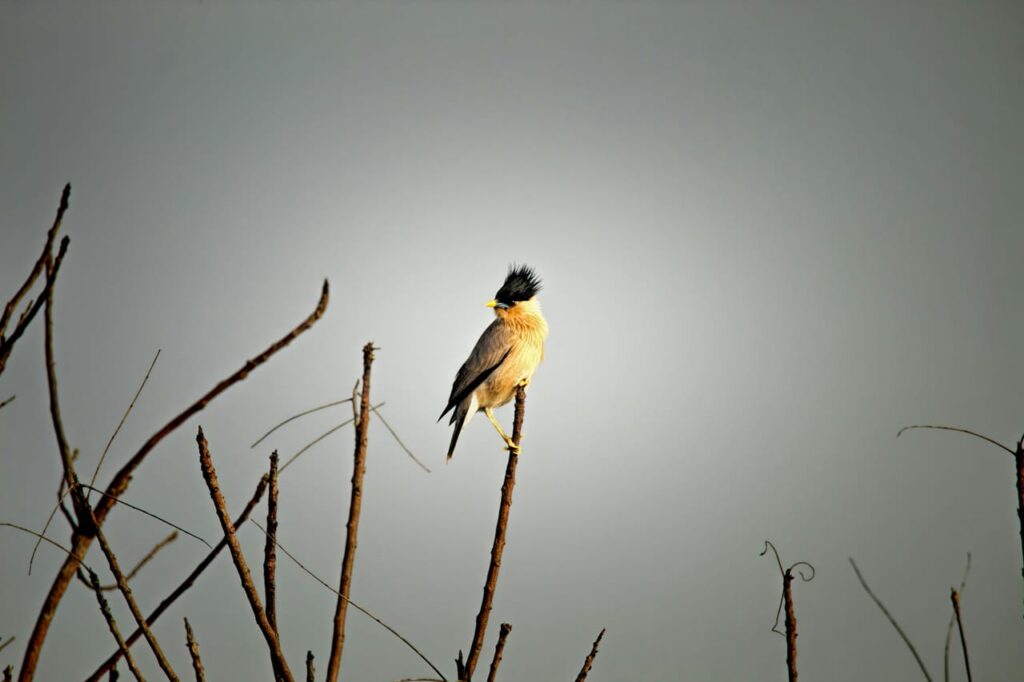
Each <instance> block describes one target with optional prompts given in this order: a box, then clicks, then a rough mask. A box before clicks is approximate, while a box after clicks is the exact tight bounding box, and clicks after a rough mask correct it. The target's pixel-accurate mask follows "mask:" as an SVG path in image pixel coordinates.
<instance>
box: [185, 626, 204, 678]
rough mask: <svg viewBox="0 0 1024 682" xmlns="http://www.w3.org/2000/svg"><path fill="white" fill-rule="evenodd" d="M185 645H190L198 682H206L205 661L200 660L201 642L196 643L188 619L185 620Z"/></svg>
mask: <svg viewBox="0 0 1024 682" xmlns="http://www.w3.org/2000/svg"><path fill="white" fill-rule="evenodd" d="M185 643H186V644H187V645H188V653H189V655H190V656H191V657H192V669H193V670H194V671H195V672H196V682H206V670H205V669H204V668H203V660H202V659H201V658H199V642H197V641H196V633H194V632H192V626H191V625H189V622H188V618H186V619H185Z"/></svg>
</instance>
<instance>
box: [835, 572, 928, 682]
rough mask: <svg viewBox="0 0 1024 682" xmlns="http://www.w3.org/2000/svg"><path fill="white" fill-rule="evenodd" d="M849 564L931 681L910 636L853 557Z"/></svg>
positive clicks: (922, 671)
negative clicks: (877, 593)
mask: <svg viewBox="0 0 1024 682" xmlns="http://www.w3.org/2000/svg"><path fill="white" fill-rule="evenodd" d="M850 565H851V566H853V572H854V573H856V574H857V580H859V581H860V585H861V587H863V588H864V591H865V592H867V593H868V596H869V597H871V600H872V601H873V602H875V604H876V605H877V606H878V608H879V609H880V610H881V611H882V613H883V614H885V617H886V618H887V619H888V620H889V622H890V623H891V624H892V626H893V627H894V628H896V632H898V633H899V635H900V637H901V638H903V643H904V644H906V645H907V648H908V649H910V653H912V654H913V655H914V660H915V661H917V665H918V667H920V668H921V673H922V674H923V675H924V678H925V679H926V680H928V682H932V676H931V673H929V672H928V668H926V667H925V665H924V661H922V660H921V657H920V656H919V655H918V653H917V649H915V648H914V645H913V643H911V641H910V638H909V637H907V633H905V632H904V631H903V628H901V627H900V624H899V623H897V622H896V619H895V618H893V616H892V614H891V613H889V609H887V608H885V604H883V603H882V600H881V599H879V598H878V597H876V596H875V593H874V592H872V591H871V588H870V587H868V583H867V581H866V580H864V576H863V575H861V572H860V569H859V568H857V562H855V561H854V560H853V557H850Z"/></svg>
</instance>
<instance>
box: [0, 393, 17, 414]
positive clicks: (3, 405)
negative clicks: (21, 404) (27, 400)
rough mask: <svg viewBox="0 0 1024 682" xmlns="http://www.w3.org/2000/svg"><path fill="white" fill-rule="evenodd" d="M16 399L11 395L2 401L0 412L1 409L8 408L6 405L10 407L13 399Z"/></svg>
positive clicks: (0, 402)
mask: <svg viewBox="0 0 1024 682" xmlns="http://www.w3.org/2000/svg"><path fill="white" fill-rule="evenodd" d="M17 397H18V396H15V395H12V396H11V397H10V398H8V399H7V400H4V401H0V410H2V409H3V408H5V407H7V406H8V405H10V404H11V403H13V402H14V399H15V398H17Z"/></svg>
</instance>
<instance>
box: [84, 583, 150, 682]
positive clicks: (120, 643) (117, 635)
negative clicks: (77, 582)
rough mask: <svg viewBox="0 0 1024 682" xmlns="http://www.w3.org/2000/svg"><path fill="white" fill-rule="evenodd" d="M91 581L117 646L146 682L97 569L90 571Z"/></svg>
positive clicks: (135, 673)
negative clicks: (115, 616)
mask: <svg viewBox="0 0 1024 682" xmlns="http://www.w3.org/2000/svg"><path fill="white" fill-rule="evenodd" d="M89 582H90V583H91V584H92V591H93V592H94V593H95V594H96V601H97V602H99V605H100V612H101V613H102V614H103V619H104V620H106V621H107V627H108V628H110V634H112V635H113V636H114V641H116V642H117V648H118V649H119V650H120V651H121V653H122V654H123V655H124V658H125V661H127V662H128V669H129V670H131V671H132V675H134V676H135V679H137V680H139V682H144V680H145V678H144V677H143V676H142V673H141V672H140V671H139V667H138V666H137V665H136V664H135V659H133V658H132V655H131V652H130V651H128V645H127V644H125V642H124V639H123V638H122V637H121V630H120V628H118V627H117V621H116V620H114V614H112V613H111V612H110V605H109V604H107V600H106V599H104V597H103V591H102V590H101V589H100V579H99V578H98V577H97V576H96V573H95V571H92V570H90V571H89Z"/></svg>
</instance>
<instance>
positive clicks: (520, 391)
mask: <svg viewBox="0 0 1024 682" xmlns="http://www.w3.org/2000/svg"><path fill="white" fill-rule="evenodd" d="M525 411H526V388H525V387H523V386H518V387H517V388H516V411H515V419H514V421H513V424H512V442H513V443H514V444H515V447H513V448H509V451H508V464H507V465H506V466H505V479H504V481H503V482H502V484H501V503H500V504H499V506H498V521H497V523H496V524H495V528H494V544H492V545H491V563H490V566H488V568H487V579H486V580H485V581H484V594H483V599H482V600H481V602H480V611H479V612H478V613H477V616H476V627H475V628H474V630H473V642H472V644H471V645H470V648H469V656H468V658H467V659H466V663H465V665H459V664H457V669H458V673H459V679H460V680H463V681H464V682H468V681H469V680H471V679H472V678H473V671H474V670H475V669H476V664H477V660H478V659H479V658H480V650H481V649H482V648H483V644H484V636H485V635H486V633H487V620H488V619H489V618H490V615H491V607H492V605H493V604H494V591H495V589H496V587H497V585H498V572H499V570H500V569H501V556H502V554H503V553H504V551H505V535H506V533H507V531H508V516H509V512H510V510H511V508H512V490H513V488H515V485H516V465H517V464H518V463H519V444H520V441H521V440H522V436H523V416H524V413H525Z"/></svg>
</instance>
